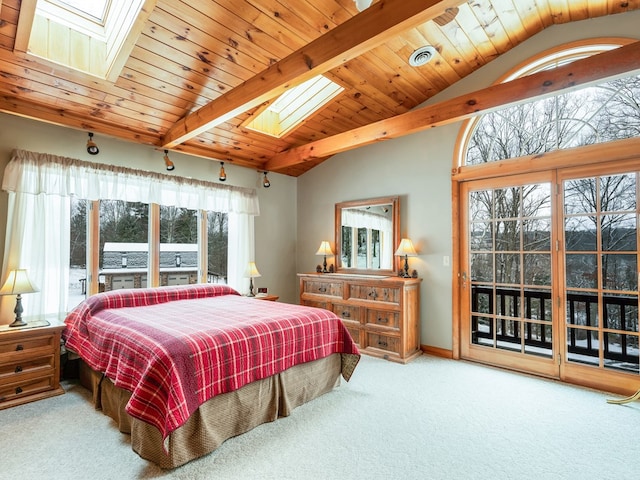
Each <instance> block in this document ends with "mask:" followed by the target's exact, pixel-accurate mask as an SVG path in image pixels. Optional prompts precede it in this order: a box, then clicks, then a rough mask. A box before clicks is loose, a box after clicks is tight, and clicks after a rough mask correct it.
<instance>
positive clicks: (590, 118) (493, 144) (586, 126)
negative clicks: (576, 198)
mask: <svg viewBox="0 0 640 480" xmlns="http://www.w3.org/2000/svg"><path fill="white" fill-rule="evenodd" d="M611 48H613V46H612V45H595V46H590V47H586V46H579V47H575V48H569V49H567V50H563V51H562V52H555V53H553V54H552V55H548V56H545V57H543V58H541V59H539V60H537V61H535V62H534V63H533V64H532V65H529V66H527V67H525V68H522V69H519V70H518V71H517V72H516V73H514V74H512V75H509V76H508V77H507V80H510V79H513V78H516V77H518V76H524V75H525V74H531V73H535V72H537V71H540V70H544V69H549V68H554V67H557V66H559V65H563V64H566V63H569V62H571V61H574V60H577V59H579V58H582V57H585V56H588V55H593V54H595V53H599V52H600V51H603V50H607V49H611ZM466 131H467V135H466V140H463V141H465V142H466V144H467V148H466V150H465V153H464V157H463V158H461V159H460V165H479V164H482V163H488V162H496V161H500V160H506V159H511V158H518V157H523V156H527V155H536V154H541V153H546V152H550V151H553V150H560V149H566V148H573V147H579V146H584V145H591V144H596V143H602V142H609V141H612V140H620V139H624V138H632V137H636V136H639V135H640V76H637V75H632V76H629V77H627V78H620V79H616V80H612V81H608V82H604V83H601V84H599V85H595V86H591V87H586V88H582V89H580V90H576V91H573V92H569V93H565V94H561V95H557V96H554V97H550V98H544V99H541V100H536V101H533V102H528V103H522V104H518V105H515V106H512V107H508V108H503V109H500V110H498V111H495V112H491V113H488V114H485V115H482V116H480V117H478V118H477V119H475V120H473V121H472V122H469V124H468V127H467V129H466Z"/></svg>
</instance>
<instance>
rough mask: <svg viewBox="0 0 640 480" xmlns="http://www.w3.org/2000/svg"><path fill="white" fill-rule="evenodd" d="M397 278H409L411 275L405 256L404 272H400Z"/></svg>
mask: <svg viewBox="0 0 640 480" xmlns="http://www.w3.org/2000/svg"><path fill="white" fill-rule="evenodd" d="M398 276H399V277H401V278H411V275H409V261H408V259H407V255H405V256H404V270H402V271H401V272H400V273H399V274H398Z"/></svg>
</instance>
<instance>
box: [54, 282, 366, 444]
mask: <svg viewBox="0 0 640 480" xmlns="http://www.w3.org/2000/svg"><path fill="white" fill-rule="evenodd" d="M65 323H66V326H67V327H66V329H65V330H64V332H63V338H64V339H65V341H66V345H67V346H68V347H69V348H70V349H71V350H73V351H75V352H76V353H78V355H80V356H81V357H82V358H83V359H84V361H85V362H86V363H87V364H88V365H89V366H90V367H91V368H93V369H94V370H97V371H99V372H103V373H104V374H105V375H106V376H108V377H109V378H110V379H111V380H112V381H113V382H114V383H115V385H116V386H118V387H121V388H124V389H126V390H128V391H130V392H132V395H131V399H130V401H129V403H128V404H127V406H126V411H127V412H128V413H129V414H130V415H132V416H133V417H136V418H139V419H141V420H144V421H146V422H147V423H150V424H152V425H155V426H156V427H157V428H158V430H159V431H160V432H161V433H162V436H163V438H166V436H167V435H168V434H169V433H170V432H172V431H173V430H175V429H176V428H178V427H180V426H181V425H183V424H184V423H185V422H186V421H187V419H188V418H189V416H190V415H191V414H192V413H193V412H194V411H195V410H196V409H197V408H198V406H199V405H201V404H202V403H204V402H205V401H207V400H208V399H210V398H211V397H213V396H214V395H218V394H220V393H225V392H230V391H233V390H236V389H238V388H240V387H242V386H243V385H246V384H248V383H250V382H253V381H255V380H260V379H263V378H266V377H269V376H271V375H275V374H277V373H279V372H282V371H284V370H286V369H287V368H289V367H292V366H294V365H297V364H300V363H304V362H310V361H313V360H317V359H320V358H323V357H326V356H329V355H331V354H333V353H345V354H353V355H357V356H359V352H358V349H357V347H356V345H355V344H354V342H353V340H352V338H351V336H350V335H349V333H348V331H347V330H346V328H345V327H344V325H343V324H342V321H341V320H340V319H339V318H338V317H337V316H336V315H334V314H333V313H331V312H329V311H328V310H323V309H319V308H312V307H304V306H300V305H290V304H286V303H280V302H266V301H258V300H255V299H251V298H246V297H241V296H239V294H238V293H237V292H236V291H235V290H233V289H231V288H229V287H227V286H222V285H209V284H199V285H190V286H179V287H160V288H146V289H135V290H133V289H131V290H117V291H112V292H107V293H101V294H98V295H94V296H92V297H90V298H88V299H87V300H86V301H85V302H83V303H82V304H80V305H79V306H78V307H76V309H74V310H73V311H72V312H71V313H69V315H68V316H67V318H66V320H65ZM351 371H352V369H351V370H349V371H347V372H345V371H344V370H343V376H344V377H345V379H346V380H348V379H349V376H350V374H351Z"/></svg>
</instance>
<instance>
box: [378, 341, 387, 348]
mask: <svg viewBox="0 0 640 480" xmlns="http://www.w3.org/2000/svg"><path fill="white" fill-rule="evenodd" d="M378 346H380V347H388V346H389V345H388V344H387V342H385V341H383V340H378Z"/></svg>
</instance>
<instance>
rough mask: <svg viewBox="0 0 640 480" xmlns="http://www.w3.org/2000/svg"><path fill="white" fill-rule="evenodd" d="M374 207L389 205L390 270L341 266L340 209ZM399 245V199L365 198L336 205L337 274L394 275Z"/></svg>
mask: <svg viewBox="0 0 640 480" xmlns="http://www.w3.org/2000/svg"><path fill="white" fill-rule="evenodd" d="M376 205H391V209H392V211H391V221H392V235H393V241H392V245H391V246H392V251H391V255H392V257H393V260H392V263H391V265H392V267H393V268H391V269H373V268H368V269H362V268H360V269H359V268H345V267H343V266H342V209H344V208H358V207H366V206H376ZM399 243H400V197H397V196H396V197H378V198H367V199H364V200H353V201H350V202H341V203H336V207H335V264H336V272H339V273H354V274H361V275H362V274H365V275H380V276H389V275H396V274H397V271H398V268H399V267H398V265H399V263H398V259H397V258H396V257H395V255H394V254H395V252H396V248H397V247H398V244H399Z"/></svg>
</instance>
